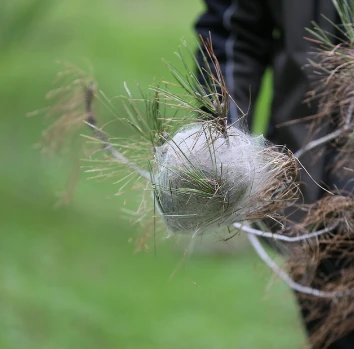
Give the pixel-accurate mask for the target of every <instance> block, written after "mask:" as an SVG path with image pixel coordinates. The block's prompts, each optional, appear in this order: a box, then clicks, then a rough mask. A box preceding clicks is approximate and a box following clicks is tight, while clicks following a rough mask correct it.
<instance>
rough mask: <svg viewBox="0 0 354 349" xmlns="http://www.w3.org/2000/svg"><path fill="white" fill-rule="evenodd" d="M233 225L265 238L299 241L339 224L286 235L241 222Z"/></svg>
mask: <svg viewBox="0 0 354 349" xmlns="http://www.w3.org/2000/svg"><path fill="white" fill-rule="evenodd" d="M233 225H234V227H235V228H237V229H238V230H241V231H243V232H245V233H247V234H252V235H258V236H262V237H264V238H271V239H274V240H281V241H287V242H298V241H302V240H307V239H311V238H314V237H316V236H319V235H322V234H326V233H329V232H331V231H332V230H333V229H335V228H336V227H337V226H338V223H335V224H332V225H331V226H329V227H327V228H324V229H321V230H318V231H314V232H311V233H308V234H304V235H300V236H286V235H281V234H275V233H270V232H263V231H262V230H258V229H254V228H251V227H249V226H247V225H243V224H241V223H234V224H233Z"/></svg>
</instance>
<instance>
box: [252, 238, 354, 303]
mask: <svg viewBox="0 0 354 349" xmlns="http://www.w3.org/2000/svg"><path fill="white" fill-rule="evenodd" d="M247 237H248V240H249V242H250V243H251V245H252V247H253V248H254V250H255V251H256V252H257V254H258V256H259V257H260V258H261V259H262V260H263V262H264V263H265V264H267V265H268V267H269V268H271V269H272V270H273V271H274V272H275V273H276V274H277V275H278V276H279V277H280V278H281V279H282V280H283V281H284V282H285V283H286V284H287V285H288V286H289V287H290V288H291V289H293V290H295V291H297V292H301V293H306V294H309V295H312V296H316V297H321V298H339V297H346V296H349V295H353V294H354V290H348V291H345V292H326V291H321V290H318V289H316V288H312V287H308V286H303V285H301V284H299V283H297V282H295V281H294V280H293V279H292V278H291V277H290V276H289V275H288V274H287V273H286V272H285V271H284V270H283V269H282V268H280V267H279V265H278V264H277V263H275V262H274V260H272V259H271V258H270V257H269V255H268V253H267V252H266V250H265V249H264V248H263V246H262V244H261V243H260V242H259V240H258V238H257V236H255V235H252V234H247Z"/></svg>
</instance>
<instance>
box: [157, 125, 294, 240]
mask: <svg viewBox="0 0 354 349" xmlns="http://www.w3.org/2000/svg"><path fill="white" fill-rule="evenodd" d="M269 149H270V147H269V146H268V145H267V142H266V140H265V139H264V137H263V136H253V135H250V134H248V133H246V132H243V131H241V130H239V129H237V128H236V127H234V126H231V127H228V128H227V134H223V133H222V132H220V131H219V130H218V129H217V125H215V123H211V122H200V123H194V124H191V125H189V126H185V127H183V128H181V129H180V130H179V131H178V132H176V134H175V135H174V136H173V137H172V138H169V139H166V141H165V143H164V144H163V145H162V146H159V147H157V148H156V153H155V164H154V167H153V169H152V184H153V188H154V195H155V202H156V207H157V209H158V211H159V213H160V215H161V217H162V219H163V221H164V223H165V224H166V226H167V228H168V230H169V232H170V233H171V234H176V233H179V234H180V233H185V234H193V235H196V234H203V233H207V232H215V231H217V230H220V229H223V228H227V227H229V226H230V225H232V223H234V222H240V221H245V220H248V219H249V218H250V217H252V216H257V212H260V211H262V206H264V205H268V206H269V203H270V202H271V201H274V202H275V200H277V199H279V194H280V195H281V192H283V191H284V190H285V189H286V187H287V184H286V183H285V181H286V180H287V178H289V175H288V174H285V175H284V174H281V176H280V177H281V178H284V183H279V185H276V186H274V180H273V178H274V176H276V178H277V180H278V181H279V173H278V172H279V161H280V160H281V159H285V157H284V154H281V153H280V152H278V151H274V150H271V151H269ZM270 186H273V187H274V190H271V191H270V192H269V190H268V189H269V187H270ZM268 192H269V194H266V193H268Z"/></svg>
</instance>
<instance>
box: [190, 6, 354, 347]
mask: <svg viewBox="0 0 354 349" xmlns="http://www.w3.org/2000/svg"><path fill="white" fill-rule="evenodd" d="M205 5H206V9H205V12H204V14H203V15H202V16H201V17H200V18H199V19H198V21H197V22H196V31H197V33H198V34H201V35H202V36H203V37H208V36H209V32H210V33H211V37H212V40H213V47H214V50H215V53H216V56H217V57H218V59H219V62H220V64H221V68H222V70H223V72H224V75H225V76H226V81H227V82H228V79H229V81H230V82H229V84H230V86H229V89H230V91H231V93H232V94H233V98H234V100H235V101H236V103H237V104H238V106H239V107H240V108H241V110H243V111H244V112H247V113H248V124H249V126H250V127H251V126H252V121H253V104H254V103H252V101H254V100H255V99H256V98H257V94H258V91H259V87H260V82H261V79H262V76H263V74H264V71H265V69H266V68H267V67H271V68H272V70H273V101H272V111H271V120H270V123H269V126H268V130H267V133H266V137H267V138H268V139H269V140H270V141H272V142H273V143H275V144H284V145H286V146H287V147H288V148H289V149H290V150H292V151H293V152H295V151H296V150H298V149H299V148H301V146H302V145H303V144H304V143H307V142H308V140H309V138H308V126H307V125H306V124H305V123H303V122H301V123H297V124H293V125H291V126H283V127H280V128H278V127H276V126H277V125H279V124H281V123H284V122H286V121H289V120H294V119H298V118H302V117H305V116H310V115H313V114H315V113H316V103H312V104H311V105H310V104H305V103H304V102H303V101H304V96H305V94H306V93H307V92H308V91H310V90H311V87H312V85H313V83H314V82H315V80H314V79H315V78H314V76H313V75H312V72H311V67H309V66H308V59H309V58H310V57H311V59H314V60H316V57H315V56H314V55H313V54H311V53H310V52H313V51H314V50H315V49H314V47H313V44H312V43H311V42H309V41H307V40H305V39H304V37H305V36H309V34H308V32H307V31H306V29H305V28H312V21H315V22H316V23H317V24H319V25H320V26H321V27H322V28H323V29H324V30H326V31H328V32H332V31H333V27H332V25H331V24H330V23H329V21H327V20H326V19H324V17H323V16H321V14H323V15H324V16H325V17H327V18H328V19H330V20H331V21H333V22H335V21H337V17H336V13H335V9H334V7H333V5H332V1H331V0H233V1H232V0H205ZM230 41H232V46H231V47H232V50H231V52H230V50H229V49H230ZM199 61H200V63H201V65H202V61H201V59H200V56H199ZM230 75H231V79H230ZM250 98H251V104H250ZM239 115H241V113H239ZM233 118H234V116H233ZM232 121H234V119H233V120H232ZM329 131H330V130H329V129H328V128H324V129H323V130H322V134H325V133H328V132H329ZM320 135H321V134H320ZM317 136H319V135H317ZM320 150H321V151H322V150H323V149H316V150H315V151H314V152H313V153H312V154H308V155H307V156H305V157H304V158H303V159H302V163H303V165H304V167H305V168H307V169H308V170H309V172H310V173H311V176H312V177H313V179H314V180H316V181H317V182H318V183H321V184H323V182H324V181H325V182H326V185H328V186H329V187H330V188H334V187H338V188H341V185H342V183H341V182H340V180H339V179H338V178H337V177H336V176H335V174H330V173H329V172H328V169H327V165H328V164H329V163H330V161H333V154H327V155H326V153H325V152H324V154H325V155H324V156H321V157H318V158H317V159H316V160H314V155H315V154H317V153H318V152H319V151H320ZM323 151H324V150H323ZM301 181H302V182H303V185H302V192H303V194H304V201H305V202H306V203H312V202H314V201H316V200H318V199H319V198H320V197H321V196H322V195H323V191H322V190H321V189H320V188H319V187H318V186H317V185H316V184H314V182H313V180H312V179H311V178H310V177H309V176H308V175H306V174H305V173H304V172H303V173H302V174H301ZM346 189H348V188H346ZM302 312H303V313H305V312H306V311H305V310H304V309H302ZM353 321H354V319H353ZM306 325H307V330H308V331H309V332H310V333H311V331H312V329H313V327H314V326H315V324H314V323H308V324H306ZM353 337H354V333H350V334H349V335H347V336H346V337H344V338H342V339H340V340H338V341H336V342H335V343H333V344H332V345H331V346H330V349H349V348H354V339H353Z"/></svg>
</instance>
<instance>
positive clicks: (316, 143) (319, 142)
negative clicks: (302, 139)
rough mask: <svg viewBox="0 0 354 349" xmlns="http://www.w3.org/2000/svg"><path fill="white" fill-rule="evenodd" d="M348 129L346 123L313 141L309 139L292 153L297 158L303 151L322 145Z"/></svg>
mask: <svg viewBox="0 0 354 349" xmlns="http://www.w3.org/2000/svg"><path fill="white" fill-rule="evenodd" d="M348 129H349V126H348V125H344V126H343V127H342V128H340V129H339V130H336V131H334V132H332V133H329V134H328V135H326V136H323V137H321V138H318V139H315V140H313V141H311V142H310V143H308V144H306V145H305V146H304V147H302V148H300V149H299V150H298V151H297V152H296V153H295V154H294V155H295V157H297V158H298V159H299V158H300V157H301V156H303V155H304V154H305V153H307V152H308V151H310V150H312V149H314V148H316V147H318V146H320V145H322V144H325V143H328V142H330V141H332V140H333V139H335V138H337V137H339V136H340V135H342V134H343V133H344V132H346V131H347V130H348Z"/></svg>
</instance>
